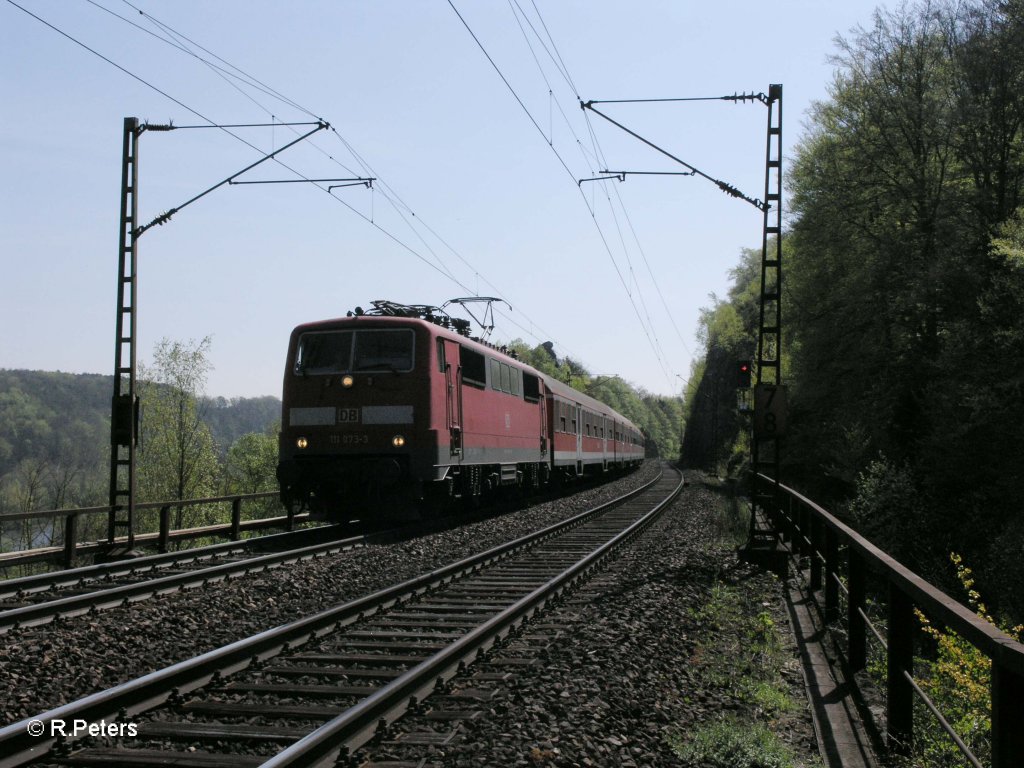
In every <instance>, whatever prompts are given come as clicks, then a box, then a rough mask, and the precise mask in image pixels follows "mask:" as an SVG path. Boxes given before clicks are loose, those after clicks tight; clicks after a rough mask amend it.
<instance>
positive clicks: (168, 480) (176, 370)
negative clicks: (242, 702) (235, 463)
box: [137, 338, 219, 527]
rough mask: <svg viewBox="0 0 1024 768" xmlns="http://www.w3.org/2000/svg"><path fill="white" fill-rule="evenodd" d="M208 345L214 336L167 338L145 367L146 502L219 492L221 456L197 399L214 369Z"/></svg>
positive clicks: (142, 492) (141, 488)
mask: <svg viewBox="0 0 1024 768" xmlns="http://www.w3.org/2000/svg"><path fill="white" fill-rule="evenodd" d="M209 347H210V340H209V338H206V339H203V340H202V341H201V342H198V343H195V342H191V343H189V344H183V343H182V342H177V341H170V340H169V339H162V340H161V341H160V342H158V344H157V346H156V349H155V351H154V354H153V364H152V366H151V367H143V369H142V370H141V371H140V375H139V391H140V396H141V399H142V413H143V417H142V426H141V432H142V440H141V446H140V450H139V452H138V454H137V466H138V473H137V480H138V492H139V498H140V500H142V501H157V500H164V499H191V498H202V497H204V496H213V495H214V494H215V493H216V479H217V475H218V469H219V467H218V464H217V455H216V451H215V449H214V444H213V437H212V435H211V434H210V429H209V427H207V426H206V424H205V423H203V420H202V418H201V416H200V411H199V404H198V402H197V396H198V395H199V394H200V392H201V391H202V388H203V387H204V386H205V384H206V375H207V373H208V372H209V369H210V364H209V361H208V359H207V352H208V351H209ZM180 516H181V513H180V512H179V517H180ZM180 522H181V521H180V520H179V521H178V525H180ZM176 527H178V526H176Z"/></svg>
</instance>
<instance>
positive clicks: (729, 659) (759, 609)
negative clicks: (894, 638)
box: [666, 493, 820, 768]
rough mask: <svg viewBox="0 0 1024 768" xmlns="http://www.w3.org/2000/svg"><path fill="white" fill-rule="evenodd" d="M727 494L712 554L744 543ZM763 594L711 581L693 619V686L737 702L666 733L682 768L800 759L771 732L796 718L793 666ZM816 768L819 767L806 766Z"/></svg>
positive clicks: (787, 767)
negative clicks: (697, 637)
mask: <svg viewBox="0 0 1024 768" xmlns="http://www.w3.org/2000/svg"><path fill="white" fill-rule="evenodd" d="M738 502H739V500H738V499H736V498H735V497H734V496H732V495H731V494H729V493H720V495H719V504H718V506H719V509H720V513H719V520H718V521H716V523H715V533H716V538H717V541H716V543H715V544H714V545H713V546H714V547H716V548H730V547H731V546H734V545H735V543H736V541H737V540H738V539H743V538H745V536H746V527H747V522H746V520H745V519H744V512H745V510H743V509H742V505H741V504H740V503H738ZM763 592H764V587H763V586H761V587H758V586H752V582H739V583H736V584H731V583H724V582H722V581H716V582H715V583H713V584H712V585H711V587H710V589H709V591H708V593H707V600H706V602H705V603H704V604H703V605H702V606H700V607H699V608H695V609H694V610H693V612H692V617H693V619H694V621H695V622H696V623H697V624H699V625H700V626H701V627H703V628H706V632H705V633H704V634H703V635H702V636H703V639H702V641H701V642H699V643H698V644H697V647H696V649H695V651H694V654H693V656H692V657H691V659H690V664H691V667H692V669H693V670H694V671H695V672H696V679H695V682H696V685H697V686H698V687H699V689H703V690H707V691H713V690H717V691H724V692H726V693H727V694H728V695H729V696H730V697H732V699H733V700H734V702H735V705H733V709H734V711H733V712H732V713H731V714H730V715H728V716H727V717H724V718H719V719H716V720H714V721H712V722H705V723H701V724H699V725H698V726H696V727H694V726H687V727H686V728H685V729H684V728H682V727H679V728H676V729H673V730H671V731H670V732H669V733H668V734H667V736H666V738H667V741H668V744H669V746H670V747H671V748H672V749H673V751H674V752H675V753H676V754H677V755H678V756H679V757H680V759H681V760H682V762H683V764H684V765H687V766H692V767H693V768H697V766H700V767H701V768H719V767H721V768H797V767H798V766H804V765H806V764H807V762H806V758H803V757H800V756H798V755H796V754H795V753H794V750H793V749H792V748H791V747H790V746H788V745H787V744H786V743H785V742H784V741H783V740H782V739H781V738H780V737H779V736H778V735H776V734H775V733H773V732H772V730H771V729H772V726H773V725H776V724H777V723H778V722H779V720H780V719H783V718H785V716H787V715H790V714H791V713H796V712H798V711H799V709H800V707H801V704H800V703H799V702H797V701H794V699H793V698H792V697H791V696H790V694H789V684H788V683H787V681H786V680H785V678H784V677H783V675H782V672H783V670H785V669H787V668H789V667H791V666H792V665H793V664H794V663H795V661H794V659H793V657H792V655H791V653H790V652H789V651H788V649H787V648H786V646H785V644H784V641H783V636H782V634H781V633H780V631H779V627H778V626H777V625H776V623H775V620H774V619H773V617H772V614H771V613H770V612H769V611H768V610H767V608H768V605H767V603H761V602H759V601H763V599H764V598H763ZM812 762H813V763H814V764H818V765H820V762H818V760H817V759H814V760H813V761H812Z"/></svg>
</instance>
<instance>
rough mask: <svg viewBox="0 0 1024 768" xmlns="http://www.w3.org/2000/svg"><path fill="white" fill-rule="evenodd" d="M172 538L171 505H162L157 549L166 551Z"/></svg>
mask: <svg viewBox="0 0 1024 768" xmlns="http://www.w3.org/2000/svg"><path fill="white" fill-rule="evenodd" d="M170 540H171V507H170V505H168V506H163V507H160V538H159V539H158V540H157V545H156V548H157V551H158V552H166V551H167V548H168V545H169V543H170Z"/></svg>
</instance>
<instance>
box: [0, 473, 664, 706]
mask: <svg viewBox="0 0 1024 768" xmlns="http://www.w3.org/2000/svg"><path fill="white" fill-rule="evenodd" d="M657 471H658V466H657V463H656V462H647V463H645V464H644V466H643V467H642V468H640V469H639V470H637V471H636V472H635V473H633V474H631V475H629V476H627V477H625V478H621V479H619V480H616V481H613V482H611V483H607V484H605V485H601V486H598V487H590V488H586V489H584V490H583V491H581V492H579V493H576V494H574V495H572V496H567V497H564V498H562V499H558V500H556V501H551V502H545V503H541V504H537V505H536V506H532V507H529V508H527V509H523V510H519V511H516V512H512V513H508V514H504V515H500V516H496V517H493V518H490V519H487V520H483V521H480V522H475V523H471V524H467V525H461V526H459V527H456V528H453V529H452V530H447V531H442V532H438V533H433V534H429V535H427V536H423V537H420V538H417V539H413V540H409V541H404V542H397V543H391V544H383V545H371V546H369V547H366V548H364V549H359V550H355V551H351V552H347V553H343V554H340V555H335V556H330V557H325V558H320V559H317V560H313V561H308V562H304V563H296V564H292V565H288V566H285V567H283V568H280V569H277V570H274V571H270V572H267V573H261V574H252V575H249V576H245V577H242V578H239V579H236V580H232V581H231V582H228V583H219V584H214V585H212V586H210V587H209V588H208V589H202V590H193V591H189V592H184V593H177V594H173V595H167V596H163V597H159V598H155V599H151V600H147V601H145V602H141V603H136V604H132V605H128V606H124V607H121V608H115V609H112V610H109V611H103V612H100V613H97V614H94V615H90V616H82V617H76V618H73V619H67V620H62V621H58V622H55V623H52V624H48V625H46V626H42V627H37V628H27V629H22V630H16V631H13V632H11V633H8V634H7V635H4V636H3V643H4V646H3V648H2V649H0V718H2V722H4V723H5V724H8V723H12V722H17V721H19V720H22V719H24V718H27V717H30V716H32V715H34V714H37V713H41V712H44V711H46V710H49V709H52V708H54V707H57V706H59V705H61V704H65V703H67V702H69V701H73V700H75V699H78V698H81V697H83V696H86V695H88V694H90V693H94V692H96V691H100V690H104V689H106V688H109V687H111V686H114V685H117V684H118V683H121V682H124V681H126V680H130V679H133V678H135V677H139V676H141V675H143V674H145V673H147V672H150V671H153V670H156V669H160V668H162V667H165V666H169V665H170V664H173V663H176V662H178V661H182V660H185V659H188V658H191V657H193V656H196V655H198V654H200V653H204V652H206V651H209V650H211V649H214V648H218V647H220V646H222V645H226V644H228V643H231V642H234V641H235V640H239V639H241V638H244V637H247V636H249V635H252V634H255V633H257V632H260V631H263V630H266V629H270V628H272V627H276V626H279V625H281V624H284V623H287V622H289V621H293V620H295V619H298V618H300V617H302V616H305V615H308V614H311V613H314V612H317V611H321V610H324V609H326V608H329V607H331V606H333V605H337V604H339V603H342V602H345V601H348V600H351V599H353V598H355V597H359V596H362V595H364V594H367V593H369V592H373V591H376V590H378V589H381V588H383V587H386V586H389V585H391V584H394V583H397V582H401V581H404V580H406V579H409V578H412V577H413V576H416V575H418V574H419V573H422V572H424V571H427V570H430V569H433V568H437V567H439V566H441V565H444V564H447V563H450V562H453V561H456V560H459V559H462V558H464V557H467V556H469V555H472V554H475V553H477V552H480V551H483V550H486V549H489V548H491V547H493V546H496V545H497V544H500V543H502V542H505V541H508V540H510V539H513V538H517V537H519V536H522V535H525V534H526V533H529V532H531V531H534V530H536V529H538V528H540V527H543V526H545V525H549V524H552V523H554V522H557V521H559V520H563V519H565V518H567V517H570V516H572V515H574V514H578V513H579V512H582V511H584V510H586V509H589V508H591V507H593V506H595V505H597V504H599V503H601V502H604V501H608V500H610V499H612V498H615V497H616V496H619V495H621V494H623V493H625V492H626V491H628V490H630V489H632V488H635V487H637V486H638V485H641V484H643V483H644V482H646V481H647V480H649V479H651V478H652V477H653V476H654V475H655V474H656V473H657Z"/></svg>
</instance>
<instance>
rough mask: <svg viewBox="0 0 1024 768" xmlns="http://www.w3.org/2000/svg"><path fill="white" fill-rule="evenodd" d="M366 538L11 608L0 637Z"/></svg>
mask: <svg viewBox="0 0 1024 768" xmlns="http://www.w3.org/2000/svg"><path fill="white" fill-rule="evenodd" d="M367 538H368V536H365V535H364V536H354V537H352V538H348V539H338V540H334V541H327V542H321V543H319V544H311V545H308V546H305V547H299V548H297V549H289V550H285V551H284V552H274V553H271V554H269V555H261V556H259V557H251V558H246V559H245V560H238V561H234V562H230V563H220V564H218V565H212V566H209V567H208V568H200V569H199V570H195V571H188V572H186V573H176V574H173V575H170V576H163V577H161V578H156V579H147V580H145V581H140V582H137V583H134V584H121V585H118V586H115V587H110V588H107V589H97V590H96V591H95V592H87V593H85V594H81V595H71V596H69V597H61V598H57V599H55V600H47V601H45V602H41V603H37V604H36V605H27V606H24V607H21V608H11V609H9V610H6V611H0V634H4V633H6V632H9V631H11V630H13V629H20V628H23V627H35V626H39V625H40V624H46V623H48V622H50V621H53V620H54V619H55V618H56V617H58V616H60V617H62V618H70V617H72V616H79V615H81V614H83V613H87V612H89V611H91V610H93V609H96V610H100V609H103V608H113V607H116V606H119V605H124V604H125V603H128V602H137V601H139V600H144V599H146V598H149V597H154V596H156V595H158V594H162V593H169V592H177V591H180V590H184V589H187V588H189V587H195V586H201V585H206V584H209V583H211V582H216V581H222V580H225V579H230V578H233V577H236V576H243V575H245V574H248V573H252V572H255V571H265V570H268V569H270V568H275V567H278V566H281V565H284V564H286V563H291V562H298V561H301V560H306V559H311V558H313V557H317V556H319V555H324V554H328V553H331V552H335V551H337V552H340V551H344V550H346V549H352V548H354V547H358V546H361V545H363V544H364V543H365V541H366V539H367Z"/></svg>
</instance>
